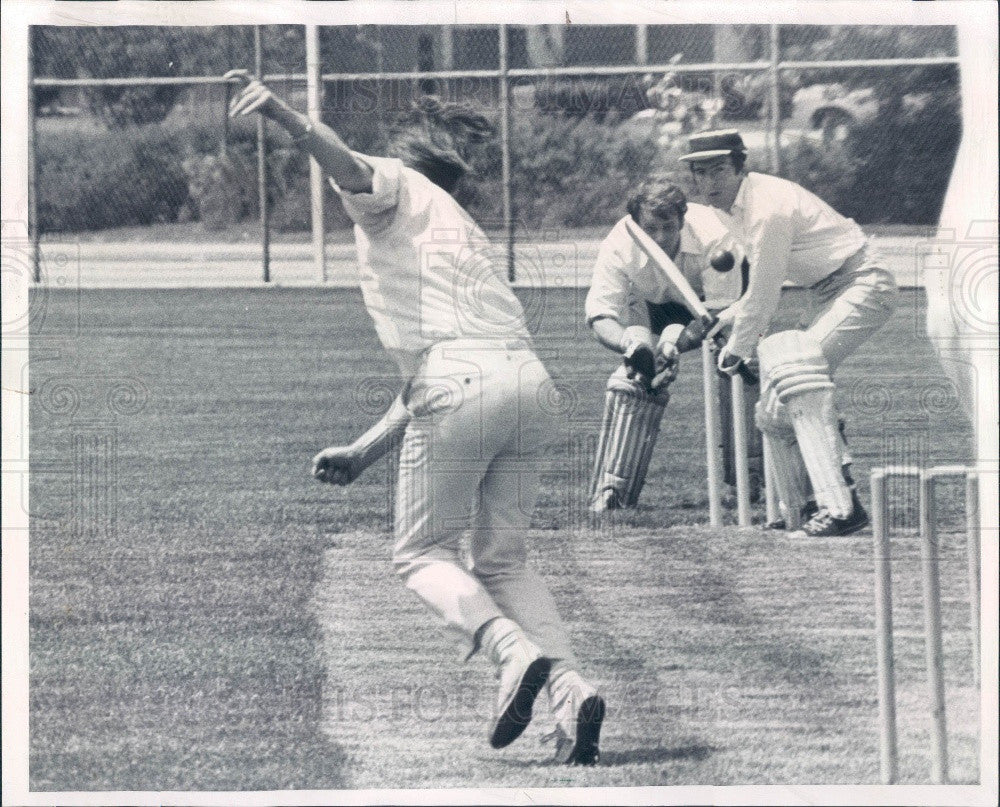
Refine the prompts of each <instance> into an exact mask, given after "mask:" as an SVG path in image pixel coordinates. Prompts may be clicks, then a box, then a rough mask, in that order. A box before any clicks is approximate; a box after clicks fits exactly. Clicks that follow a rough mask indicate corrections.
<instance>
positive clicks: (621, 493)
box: [590, 372, 670, 507]
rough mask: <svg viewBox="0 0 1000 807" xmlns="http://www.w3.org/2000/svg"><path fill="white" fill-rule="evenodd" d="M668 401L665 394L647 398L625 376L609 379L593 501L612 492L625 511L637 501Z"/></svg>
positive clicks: (592, 487)
mask: <svg viewBox="0 0 1000 807" xmlns="http://www.w3.org/2000/svg"><path fill="white" fill-rule="evenodd" d="M669 397H670V396H669V395H668V394H667V392H666V391H665V390H664V391H661V392H659V393H657V394H656V395H650V394H649V393H647V392H646V391H645V390H644V389H643V388H642V387H641V386H640V385H638V384H635V383H634V382H632V381H631V380H629V379H627V378H625V377H624V373H619V372H616V373H615V374H614V375H613V376H612V377H611V379H610V380H609V382H608V389H607V392H606V393H605V398H604V416H603V419H602V423H601V435H600V437H599V438H598V444H597V456H596V458H595V462H594V473H593V477H592V479H591V484H590V495H591V499H592V500H594V499H596V498H597V497H598V496H599V495H600V494H601V493H602V492H603V491H605V490H608V489H611V490H614V491H615V492H616V493H617V496H618V501H619V502H620V503H621V504H622V505H623V506H625V507H631V506H633V505H634V504H635V503H636V502H637V501H638V499H639V493H640V492H641V491H642V487H643V485H644V484H645V481H646V474H647V472H648V471H649V463H650V460H651V458H652V456H653V449H654V448H655V447H656V438H657V436H658V435H659V432H660V422H661V421H662V420H663V412H664V410H665V409H666V406H667V401H668V400H669Z"/></svg>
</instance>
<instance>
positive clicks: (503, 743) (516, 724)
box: [489, 656, 552, 748]
mask: <svg viewBox="0 0 1000 807" xmlns="http://www.w3.org/2000/svg"><path fill="white" fill-rule="evenodd" d="M551 670H552V659H550V658H546V657H545V656H540V657H538V658H536V659H534V661H532V662H531V663H530V664H528V666H527V667H525V668H523V672H521V673H520V676H519V677H518V678H517V680H516V682H510V683H513V684H514V685H513V686H512V687H511V686H510V683H508V687H509V689H508V690H507V692H506V694H505V695H504V694H502V695H501V697H502V699H503V700H502V702H501V705H500V709H499V712H500V714H499V715H498V716H497V719H496V720H495V721H494V723H493V725H492V726H491V727H490V733H489V740H490V745H491V746H493V747H494V748H506V747H507V746H508V745H510V744H511V743H512V742H514V740H516V739H517V738H518V737H520V736H521V734H523V733H524V730H525V729H526V728H527V727H528V724H529V723H530V722H531V714H532V711H533V708H532V707H534V705H535V699H536V698H537V697H538V693H539V692H541V690H542V687H543V686H545V682H546V681H547V680H548V678H549V672H550V671H551Z"/></svg>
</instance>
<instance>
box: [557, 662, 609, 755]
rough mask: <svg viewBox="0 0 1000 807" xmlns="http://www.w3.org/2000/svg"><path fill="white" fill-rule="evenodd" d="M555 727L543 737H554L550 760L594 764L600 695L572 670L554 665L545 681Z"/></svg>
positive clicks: (601, 707)
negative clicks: (548, 679)
mask: <svg viewBox="0 0 1000 807" xmlns="http://www.w3.org/2000/svg"><path fill="white" fill-rule="evenodd" d="M548 689H549V699H550V701H551V704H552V712H553V715H554V716H555V719H556V726H555V729H554V730H553V731H552V732H551V733H550V734H547V735H546V736H545V737H544V738H543V742H548V741H550V740H554V741H555V743H556V750H555V756H554V760H555V762H557V763H558V764H560V765H596V764H597V762H598V761H599V759H600V756H601V753H600V741H601V725H602V724H603V723H604V712H605V706H604V698H602V697H601V696H600V695H598V694H597V690H596V689H594V687H592V686H591V685H590V684H588V683H587V682H586V681H584V680H583V678H581V677H580V676H579V675H578V674H577V673H576V672H574V671H573V670H570V669H568V668H566V667H565V666H564V665H563V664H559V665H557V667H556V668H555V670H554V671H553V673H552V679H551V680H550V681H549V685H548Z"/></svg>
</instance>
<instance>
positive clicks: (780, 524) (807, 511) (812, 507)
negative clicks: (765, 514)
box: [764, 499, 819, 530]
mask: <svg viewBox="0 0 1000 807" xmlns="http://www.w3.org/2000/svg"><path fill="white" fill-rule="evenodd" d="M799 512H800V513H801V514H802V521H803V522H808V521H810V520H811V519H812V517H813V516H815V515H816V514H817V513H818V512H819V505H818V504H816V502H814V501H813V500H812V499H810V500H809V501H807V502H806V503H805V504H804V505H802V509H801V510H800V511H799ZM764 529H765V530H787V529H788V525H787V524H786V523H785V519H783V518H776V519H775V520H774V521H768V522H767V524H765V525H764Z"/></svg>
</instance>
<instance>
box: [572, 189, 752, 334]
mask: <svg viewBox="0 0 1000 807" xmlns="http://www.w3.org/2000/svg"><path fill="white" fill-rule="evenodd" d="M629 218H631V217H630V216H625V217H623V218H621V219H620V220H619V221H618V223H617V224H615V226H614V227H613V228H612V229H611V232H610V233H608V235H607V237H605V239H604V241H603V242H601V246H600V249H599V250H598V253H597V260H596V261H595V263H594V273H593V277H592V279H591V283H590V291H588V292H587V300H586V303H585V304H584V311H585V314H586V317H587V324H588V325H589V324H590V323H592V322H593V321H594V320H595V319H598V318H600V317H610V318H611V319H615V320H617V321H618V322H619V323H621V324H622V325H624V326H628V325H629V322H630V316H629V312H630V311H631V310H633V306H635V304H636V303H637V302H641V301H643V300H646V301H649V302H651V303H665V302H667V301H669V300H673V301H675V302H681V300H680V299H678V298H676V297H675V295H674V294H673V293H672V292H671V289H670V284H669V283H668V282H667V277H666V275H665V274H664V273H663V272H662V271H661V270H660V269H659V267H657V265H656V264H655V263H654V262H653V261H651V260H650V259H649V257H648V256H647V255H646V253H645V252H643V251H642V249H640V248H639V245H638V244H637V243H636V242H635V239H634V238H632V236H631V235H629V232H628V228H627V227H626V226H625V223H626V222H627V221H628V220H629ZM718 247H725V248H727V249H730V250H732V251H733V253H734V256H735V268H734V269H733V270H732V271H730V272H717V271H716V270H715V269H713V268H712V267H711V265H710V264H709V263H708V257H707V256H708V254H709V253H710V252H711V251H712V250H714V249H716V248H718ZM742 258H743V252H742V248H741V247H740V245H739V244H738V243H737V242H736V241H735V240H734V239H733V237H732V235H731V233H730V232H729V230H728V228H727V226H726V224H725V219H724V214H721V212H720V211H718V210H716V209H715V208H712V207H708V206H706V205H699V204H693V203H692V204H688V210H687V214H686V215H685V216H684V227H683V228H682V229H681V244H680V251H679V252H678V253H677V257H676V258H675V260H674V263H675V264H676V266H677V268H678V269H680V271H681V272H682V273H683V274H684V277H686V278H687V280H688V282H689V283H690V284H691V288H693V289H694V290H695V292H696V293H697V294H698V295H699V296H700V297H702V299H704V300H705V303H706V306H707V307H708V308H723V307H725V306H727V305H730V304H732V303H733V302H735V301H736V300H737V299H738V298H739V296H740V291H741V288H740V287H741V273H740V269H739V267H740V263H741V262H742Z"/></svg>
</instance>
